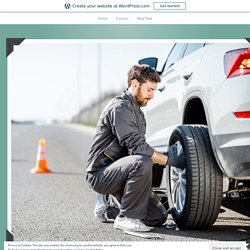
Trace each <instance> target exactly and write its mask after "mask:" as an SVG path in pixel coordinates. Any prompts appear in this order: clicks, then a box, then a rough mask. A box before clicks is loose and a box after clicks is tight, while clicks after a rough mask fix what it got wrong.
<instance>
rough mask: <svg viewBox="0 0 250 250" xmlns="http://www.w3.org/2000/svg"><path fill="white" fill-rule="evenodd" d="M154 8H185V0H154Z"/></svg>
mask: <svg viewBox="0 0 250 250" xmlns="http://www.w3.org/2000/svg"><path fill="white" fill-rule="evenodd" d="M154 9H155V10H185V9H186V2H155V3H154Z"/></svg>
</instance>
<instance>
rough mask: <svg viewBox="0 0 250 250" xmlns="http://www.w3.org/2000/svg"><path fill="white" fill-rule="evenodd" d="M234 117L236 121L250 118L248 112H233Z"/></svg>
mask: <svg viewBox="0 0 250 250" xmlns="http://www.w3.org/2000/svg"><path fill="white" fill-rule="evenodd" d="M234 115H235V117H236V118H238V119H246V118H250V111H242V112H234Z"/></svg>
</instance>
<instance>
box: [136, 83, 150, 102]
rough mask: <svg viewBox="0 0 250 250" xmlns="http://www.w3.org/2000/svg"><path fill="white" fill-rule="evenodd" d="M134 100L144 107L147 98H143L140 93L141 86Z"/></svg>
mask: <svg viewBox="0 0 250 250" xmlns="http://www.w3.org/2000/svg"><path fill="white" fill-rule="evenodd" d="M135 100H136V102H137V103H138V105H139V106H140V107H145V106H146V105H147V103H148V101H149V99H147V98H144V97H143V96H142V94H141V87H139V88H138V91H137V93H136V95H135Z"/></svg>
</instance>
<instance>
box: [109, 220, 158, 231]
mask: <svg viewBox="0 0 250 250" xmlns="http://www.w3.org/2000/svg"><path fill="white" fill-rule="evenodd" d="M114 227H115V228H117V229H122V230H127V231H134V232H149V231H150V230H151V229H153V227H148V226H146V225H145V224H143V223H142V222H141V221H140V220H139V219H132V218H127V217H122V218H121V217H119V216H117V217H116V219H115V223H114Z"/></svg>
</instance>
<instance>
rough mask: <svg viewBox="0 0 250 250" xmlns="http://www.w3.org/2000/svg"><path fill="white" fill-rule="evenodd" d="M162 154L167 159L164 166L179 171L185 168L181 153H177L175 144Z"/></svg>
mask: <svg viewBox="0 0 250 250" xmlns="http://www.w3.org/2000/svg"><path fill="white" fill-rule="evenodd" d="M164 154H165V155H167V157H168V160H167V163H166V165H168V166H173V167H176V168H180V169H184V168H185V159H184V157H185V156H184V154H183V153H182V152H181V153H178V150H177V144H173V145H172V146H171V147H170V148H169V149H168V151H167V152H166V153H164Z"/></svg>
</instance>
